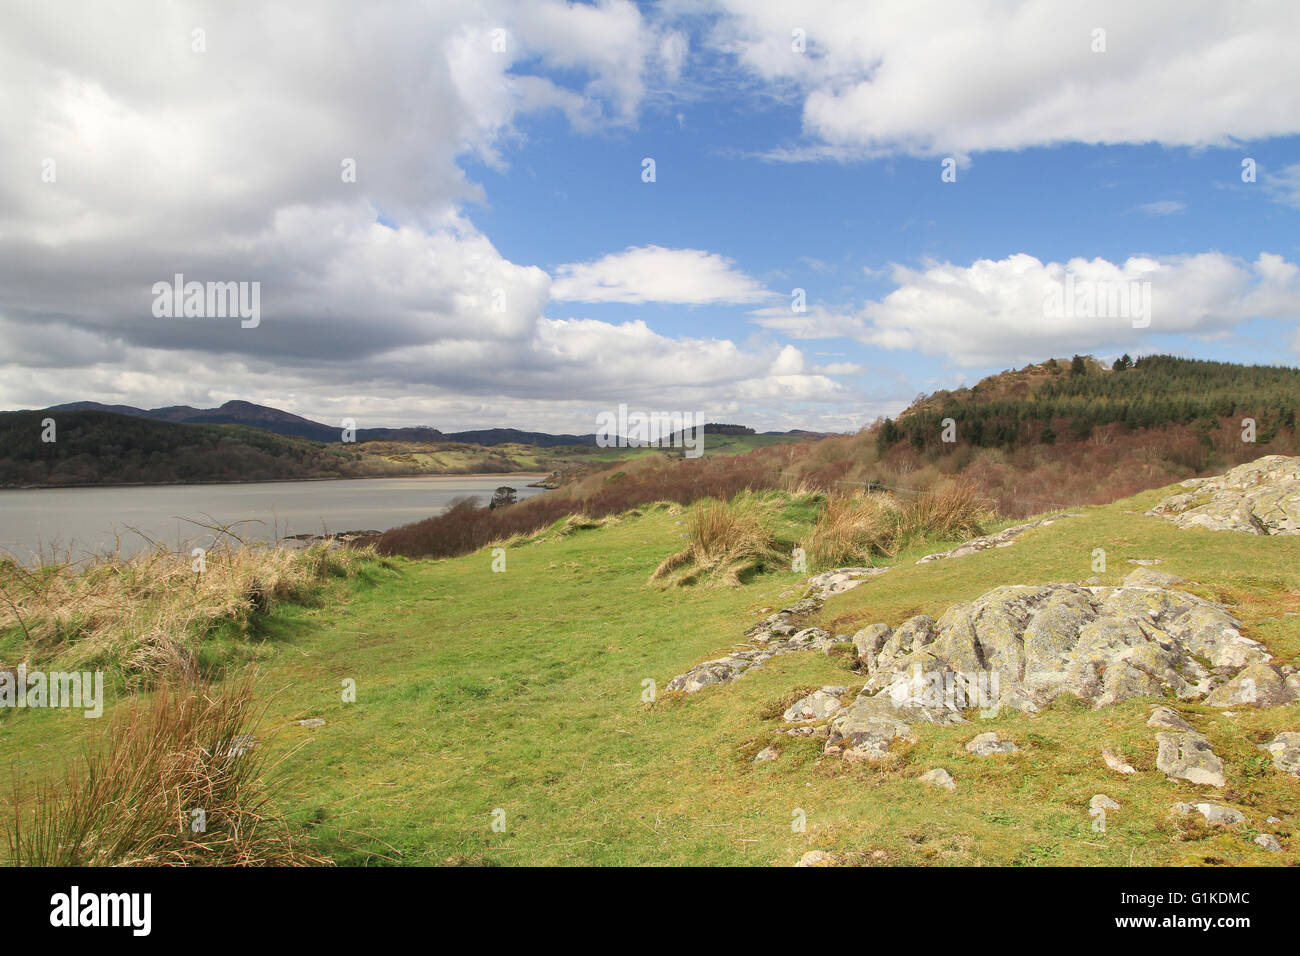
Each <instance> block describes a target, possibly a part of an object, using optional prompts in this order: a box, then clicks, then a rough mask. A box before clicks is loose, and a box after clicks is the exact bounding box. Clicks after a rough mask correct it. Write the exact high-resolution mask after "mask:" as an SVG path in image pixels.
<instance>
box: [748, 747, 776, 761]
mask: <svg viewBox="0 0 1300 956" xmlns="http://www.w3.org/2000/svg"><path fill="white" fill-rule="evenodd" d="M779 756H781V751H779V750H777V749H776V748H775V747H764V748H763V749H762V750H760V751H759V752H758V753H757V754H755V755H754V763H765V762H766V761H768V760H775V759H776V758H777V757H779Z"/></svg>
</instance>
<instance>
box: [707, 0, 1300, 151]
mask: <svg viewBox="0 0 1300 956" xmlns="http://www.w3.org/2000/svg"><path fill="white" fill-rule="evenodd" d="M720 5H721V7H722V8H723V9H725V10H726V12H727V16H726V17H724V18H723V20H722V21H721V22H720V23H719V24H718V25H717V26H716V28H715V30H714V31H713V34H712V43H713V45H714V46H715V47H717V48H720V49H723V50H727V51H730V52H732V53H734V55H735V56H736V57H737V58H738V59H739V61H740V63H741V64H743V66H744V67H745V68H746V69H747V70H749V71H750V72H751V73H752V74H753V75H754V76H756V77H757V78H758V79H760V80H761V81H763V82H764V83H766V84H769V86H771V87H772V88H774V89H778V90H779V89H783V88H784V89H790V90H792V91H794V93H795V94H796V95H797V96H799V97H800V98H802V101H803V126H804V132H805V134H806V135H807V136H808V137H810V138H811V140H812V143H811V144H805V145H804V146H802V147H800V148H797V149H794V150H790V149H785V150H775V151H774V153H776V154H779V155H783V156H785V157H787V158H790V157H792V156H794V157H800V156H801V157H805V158H806V157H815V156H831V157H837V158H848V157H852V156H859V155H879V154H888V153H908V154H913V155H920V156H937V155H945V154H950V153H951V154H965V153H972V152H977V151H981V150H999V149H1021V148H1024V147H1027V146H1044V145H1050V144H1054V143H1062V142H1082V143H1092V144H1110V143H1147V142H1153V141H1154V142H1159V143H1164V144H1166V145H1180V146H1207V145H1226V144H1228V143H1229V142H1231V141H1239V140H1250V139H1258V138H1264V137H1269V136H1283V135H1290V134H1294V133H1297V132H1300V60H1298V59H1297V58H1296V56H1295V49H1296V46H1297V43H1298V42H1300V5H1297V4H1295V3H1293V2H1291V0H1246V2H1242V3H1236V4H1233V5H1232V6H1231V8H1230V9H1226V10H1225V8H1224V7H1223V5H1222V4H1220V3H1215V2H1211V0H1151V2H1146V3H1141V4H1134V3H1131V2H1129V0H1096V2H1092V3H1088V4H1066V3H1061V2H1059V0H1024V2H1014V3H1013V2H990V3H942V4H936V3H923V2H922V3H918V2H915V0H883V2H873V3H862V4H847V3H842V2H838V0H805V2H804V3H801V4H799V6H798V8H797V9H794V8H791V6H790V5H789V4H788V3H786V2H784V0H720ZM1098 27H1102V28H1104V29H1105V31H1106V36H1105V40H1106V52H1104V53H1094V52H1093V50H1092V44H1093V30H1094V29H1095V28H1098ZM796 28H801V29H803V30H805V31H806V34H807V51H806V52H805V53H802V54H801V53H796V52H793V51H792V49H791V32H792V30H794V29H796Z"/></svg>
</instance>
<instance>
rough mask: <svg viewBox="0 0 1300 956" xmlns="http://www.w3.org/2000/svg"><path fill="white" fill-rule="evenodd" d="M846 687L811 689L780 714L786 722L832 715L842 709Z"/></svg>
mask: <svg viewBox="0 0 1300 956" xmlns="http://www.w3.org/2000/svg"><path fill="white" fill-rule="evenodd" d="M848 690H849V689H848V688H847V687H823V688H822V689H821V690H817V691H813V692H812V693H811V694H809V695H808V696H807V697H801V698H799V699H798V700H797V701H795V702H794V703H793V704H791V705H790V707H789V708H787V710H786V712H785V713H784V714H783V715H782V718H781V719H782V720H784V721H785V722H786V723H794V722H796V721H804V720H822V719H823V718H826V717H831V716H834V715H835V714H837V713H839V712H840V711H841V710H843V709H844V704H843V702H842V700H841V698H842V697H843V696H844V695H845V694H847V693H848Z"/></svg>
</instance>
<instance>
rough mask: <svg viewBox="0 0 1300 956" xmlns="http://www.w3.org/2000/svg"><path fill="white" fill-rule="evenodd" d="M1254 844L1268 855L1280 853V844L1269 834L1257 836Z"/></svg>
mask: <svg viewBox="0 0 1300 956" xmlns="http://www.w3.org/2000/svg"><path fill="white" fill-rule="evenodd" d="M1255 843H1256V844H1257V845H1259V846H1261V847H1263V848H1264V849H1265V850H1267V851H1268V852H1269V853H1281V852H1282V843H1281V842H1280V841H1279V840H1278V838H1277V837H1275V836H1273V834H1271V833H1261V834H1260V835H1259V836H1257V837H1255Z"/></svg>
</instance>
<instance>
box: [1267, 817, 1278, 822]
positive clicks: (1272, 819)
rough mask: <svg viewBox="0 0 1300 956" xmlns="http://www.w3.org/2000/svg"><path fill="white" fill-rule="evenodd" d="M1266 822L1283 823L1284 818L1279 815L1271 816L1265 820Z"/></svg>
mask: <svg viewBox="0 0 1300 956" xmlns="http://www.w3.org/2000/svg"><path fill="white" fill-rule="evenodd" d="M1264 822H1265V823H1281V822H1282V820H1281V819H1280V818H1279V817H1269V818H1268V819H1267V820H1265V821H1264Z"/></svg>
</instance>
